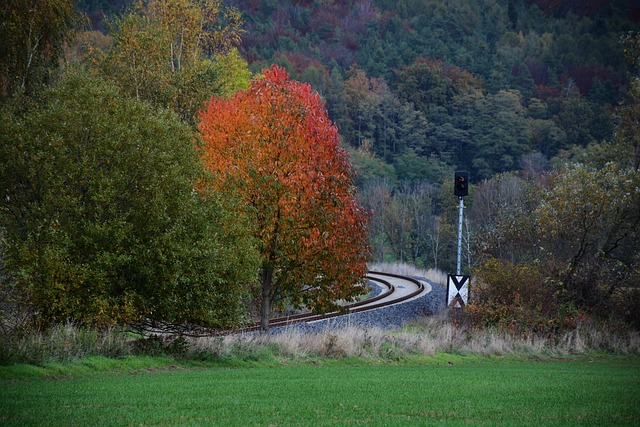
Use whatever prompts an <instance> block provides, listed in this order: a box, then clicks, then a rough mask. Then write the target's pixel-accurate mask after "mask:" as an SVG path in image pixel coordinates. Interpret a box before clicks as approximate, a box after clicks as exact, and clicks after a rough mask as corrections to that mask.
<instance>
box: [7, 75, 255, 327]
mask: <svg viewBox="0 0 640 427" xmlns="http://www.w3.org/2000/svg"><path fill="white" fill-rule="evenodd" d="M16 103H17V104H21V100H20V99H18V100H16ZM203 171H204V169H203V168H202V166H201V165H200V163H199V162H198V156H197V153H196V150H195V145H194V134H193V133H192V131H190V130H189V128H188V127H187V126H186V125H183V124H180V123H179V121H178V119H177V117H176V116H175V114H171V113H170V112H168V111H166V110H157V109H153V108H150V107H149V106H148V105H146V104H142V103H139V102H137V101H135V100H133V99H130V98H127V97H125V96H123V95H121V93H120V92H119V91H118V90H117V89H116V88H115V87H113V86H112V85H110V84H108V83H106V82H104V81H103V80H101V79H97V78H89V77H87V76H86V75H84V74H82V73H71V74H70V75H67V76H66V77H65V78H64V79H63V80H62V81H61V82H60V83H59V84H58V85H57V86H56V87H55V88H53V89H51V90H48V91H47V92H46V93H45V95H44V97H43V100H42V104H38V105H33V106H32V108H30V109H28V110H27V111H21V110H20V109H19V108H16V109H13V110H12V109H11V108H8V107H7V108H5V109H4V110H3V111H2V114H1V118H0V220H1V224H2V229H3V231H4V243H5V244H6V246H5V248H4V250H5V253H4V256H5V262H6V266H5V268H6V272H7V273H8V274H9V275H10V281H9V282H7V283H6V284H5V285H6V286H17V287H18V288H19V289H20V290H22V291H23V292H24V295H25V298H24V300H23V303H24V304H25V308H27V309H31V310H32V313H33V317H34V320H35V322H36V323H37V324H38V325H47V324H49V323H52V322H62V321H65V320H67V319H73V320H75V321H79V322H82V323H85V324H93V325H97V326H101V325H108V324H113V323H129V324H133V325H144V324H148V323H151V324H155V325H165V326H166V325H172V326H174V327H176V328H182V327H190V326H193V325H198V326H206V327H213V328H227V327H231V326H233V325H236V324H237V323H238V322H239V321H241V320H242V318H243V315H244V303H245V298H244V297H245V296H246V292H245V289H246V284H247V283H249V282H251V281H253V280H255V277H256V274H257V263H256V262H257V257H256V255H255V254H256V253H255V251H254V249H253V247H252V245H251V241H252V240H251V238H250V236H249V235H248V234H247V232H246V227H245V226H244V225H243V223H242V222H241V221H239V220H238V218H236V217H235V216H232V214H231V211H230V210H229V209H230V207H229V206H228V203H227V202H225V201H224V200H222V199H219V198H218V197H216V196H215V195H214V194H199V193H197V192H196V191H195V190H194V183H195V182H196V180H203V179H206V176H205V174H204V172H203ZM3 286H4V285H3Z"/></svg>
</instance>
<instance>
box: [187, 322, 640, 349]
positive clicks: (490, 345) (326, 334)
mask: <svg viewBox="0 0 640 427" xmlns="http://www.w3.org/2000/svg"><path fill="white" fill-rule="evenodd" d="M212 343H213V344H212ZM191 344H192V348H193V350H194V351H200V352H212V353H214V354H217V355H221V356H230V357H240V358H246V357H247V356H246V355H247V354H264V353H265V352H266V353H270V354H272V355H273V356H274V357H276V358H282V359H298V360H299V359H308V358H317V357H328V358H344V357H361V358H372V359H384V360H398V359H402V358H406V357H411V356H427V357H433V356H435V355H436V354H437V353H454V354H462V355H479V356H509V355H511V356H525V357H526V356H539V357H545V356H566V355H571V354H584V353H588V352H590V351H608V352H614V353H634V354H640V336H639V335H638V333H637V332H627V333H620V332H619V333H614V332H612V331H606V330H602V329H598V328H596V327H595V326H593V325H580V326H579V327H578V328H577V329H576V330H574V331H571V332H569V333H566V334H563V335H559V336H545V335H535V334H531V335H515V334H509V333H504V332H500V331H497V330H495V329H490V328H487V329H480V330H478V329H473V330H471V329H468V328H466V327H464V326H459V325H456V324H455V323H454V322H452V321H451V319H449V318H447V316H446V315H445V314H443V315H440V316H433V317H425V318H422V319H420V320H419V321H417V322H415V323H414V324H412V325H410V326H407V327H405V328H402V329H395V330H384V329H381V328H368V329H365V328H360V327H357V326H349V327H346V328H344V329H342V330H337V331H336V330H326V331H322V332H302V331H300V330H296V329H294V328H291V329H287V330H284V331H278V332H277V333H272V334H243V335H234V336H227V337H224V338H215V339H212V338H200V339H196V340H194V341H193V342H192V343H191ZM248 349H252V350H251V351H248ZM238 352H244V355H243V354H239V353H238Z"/></svg>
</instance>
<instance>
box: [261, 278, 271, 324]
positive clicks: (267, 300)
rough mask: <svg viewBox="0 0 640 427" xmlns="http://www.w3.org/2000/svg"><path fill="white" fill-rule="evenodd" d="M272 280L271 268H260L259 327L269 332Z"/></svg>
mask: <svg viewBox="0 0 640 427" xmlns="http://www.w3.org/2000/svg"><path fill="white" fill-rule="evenodd" d="M272 280H273V268H271V267H264V268H263V269H262V307H261V310H260V328H261V329H262V331H264V332H269V318H270V317H271V281H272Z"/></svg>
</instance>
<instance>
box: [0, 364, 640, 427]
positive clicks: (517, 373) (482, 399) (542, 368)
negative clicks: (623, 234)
mask: <svg viewBox="0 0 640 427" xmlns="http://www.w3.org/2000/svg"><path fill="white" fill-rule="evenodd" d="M172 362H173V363H176V362H175V361H171V360H170V359H158V360H157V363H154V362H153V359H148V360H146V361H143V362H142V363H141V364H140V366H139V367H136V368H135V369H134V368H132V367H131V365H130V364H124V365H123V366H124V368H122V369H115V370H114V369H112V370H109V371H106V372H97V371H93V372H92V371H91V369H90V367H89V368H87V369H88V370H87V371H86V372H83V373H80V374H78V373H77V372H79V371H77V370H76V371H74V372H76V373H75V374H74V375H72V376H70V377H66V376H62V377H51V376H45V377H43V376H42V375H43V371H39V372H34V373H33V375H34V376H33V377H30V376H29V374H28V373H27V374H25V371H20V369H21V368H16V367H13V368H11V369H13V371H11V372H9V373H8V372H7V369H8V367H0V374H2V375H0V378H1V379H0V425H3V426H18V425H19V426H28V425H47V426H56V425H65V426H66V425H74V426H89V425H91V426H94V425H101V426H102V425H104V426H123V425H224V426H227V425H230V426H251V425H261V426H267V425H281V426H297V425H302V426H323V425H365V424H366V425H381V426H407V425H431V424H434V423H446V424H447V425H536V426H539V425H598V426H602V425H607V426H609V425H628V426H633V425H640V358H639V357H638V356H592V357H587V356H582V357H579V358H576V359H574V360H544V361H531V360H529V361H526V360H510V359H504V358H481V357H462V356H454V355H437V356H436V357H433V358H425V359H423V360H414V361H411V362H406V363H398V364H389V363H387V364H379V365H377V364H375V363H374V362H372V361H363V360H350V359H345V360H342V361H324V362H323V361H318V362H317V363H319V365H313V364H311V363H306V364H295V365H292V366H291V365H289V366H288V365H286V364H284V363H279V364H274V365H271V366H258V365H256V366H253V367H236V368H224V367H219V366H218V367H212V366H209V367H202V366H201V367H194V366H184V365H177V366H176V365H173V364H171V363H172ZM95 363H100V360H98V361H97V362H95ZM134 363H135V362H134ZM112 368H113V366H112ZM3 369H4V370H5V372H4V373H2V370H3ZM16 369H17V371H16ZM16 372H22V373H21V374H20V375H16ZM52 372H53V373H55V372H56V370H55V369H50V370H49V371H48V373H49V374H51V373H52ZM59 373H60V374H64V373H65V370H64V369H61V370H60V371H59ZM12 377H13V378H12Z"/></svg>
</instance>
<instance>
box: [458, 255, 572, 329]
mask: <svg viewBox="0 0 640 427" xmlns="http://www.w3.org/2000/svg"><path fill="white" fill-rule="evenodd" d="M561 294H562V293H561V292H560V288H559V286H557V285H556V283H554V282H553V281H551V280H549V279H548V278H546V277H545V275H544V274H543V272H542V271H541V269H540V268H539V267H538V266H537V265H535V264H532V263H530V264H524V263H521V264H513V263H510V262H508V261H502V260H497V259H495V258H491V259H489V260H487V261H486V262H485V263H484V264H483V265H481V267H480V268H479V269H478V270H477V271H476V272H475V286H474V288H473V299H472V303H471V304H469V305H468V306H467V307H466V308H465V314H464V316H465V318H466V320H467V321H469V322H471V324H472V325H474V326H480V325H482V326H493V327H496V328H498V329H500V330H504V331H513V332H525V333H527V332H542V333H548V332H556V331H563V330H567V329H572V328H575V326H576V322H577V316H578V315H579V312H578V310H576V309H574V308H573V307H572V306H571V305H566V304H563V303H562V301H561V300H560V298H559V297H560V296H561Z"/></svg>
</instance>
